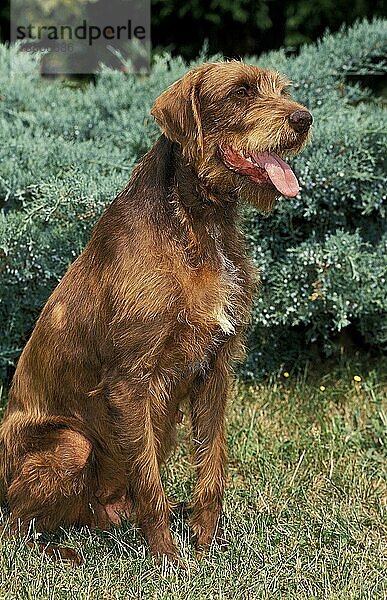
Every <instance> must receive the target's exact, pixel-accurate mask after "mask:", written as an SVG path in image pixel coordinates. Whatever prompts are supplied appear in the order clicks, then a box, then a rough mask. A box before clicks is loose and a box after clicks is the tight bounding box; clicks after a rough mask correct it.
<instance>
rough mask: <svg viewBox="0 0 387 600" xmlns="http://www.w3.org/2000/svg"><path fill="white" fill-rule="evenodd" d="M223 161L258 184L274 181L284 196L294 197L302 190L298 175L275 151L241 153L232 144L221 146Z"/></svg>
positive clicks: (273, 183) (274, 184)
mask: <svg viewBox="0 0 387 600" xmlns="http://www.w3.org/2000/svg"><path fill="white" fill-rule="evenodd" d="M219 150H220V156H221V158H222V161H223V162H224V164H225V165H226V167H228V168H229V169H231V170H232V171H235V172H236V173H238V174H240V175H246V176H247V177H248V178H249V179H251V180H252V181H254V183H257V184H260V185H262V184H267V183H270V182H271V183H272V185H273V186H274V187H275V188H276V189H277V190H278V192H279V193H280V194H281V195H282V196H288V197H289V198H294V196H297V194H298V193H299V191H300V186H299V183H298V181H297V177H296V176H295V174H294V173H293V171H292V169H291V168H290V166H289V165H288V164H287V163H286V162H285V161H283V160H282V158H280V157H279V156H278V154H275V153H274V152H267V151H266V152H252V153H251V154H249V155H248V156H244V155H243V154H240V153H239V152H237V151H236V150H234V149H233V148H231V146H221V147H220V148H219Z"/></svg>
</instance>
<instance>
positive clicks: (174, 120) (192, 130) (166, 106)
mask: <svg viewBox="0 0 387 600" xmlns="http://www.w3.org/2000/svg"><path fill="white" fill-rule="evenodd" d="M203 71H204V70H203V68H200V69H198V70H193V71H189V72H188V73H187V74H186V75H185V76H184V77H182V78H181V79H179V80H178V81H176V82H175V83H173V84H172V85H171V86H169V88H167V89H166V90H165V92H163V93H162V94H161V95H160V96H159V97H158V98H156V101H155V103H154V105H153V107H152V110H151V113H152V116H153V117H154V118H155V120H156V121H157V123H158V124H159V125H160V127H161V129H162V130H163V132H164V134H165V135H166V136H167V138H169V139H170V140H173V141H174V142H178V143H179V144H181V145H182V146H183V148H186V147H187V146H188V147H189V146H191V145H192V143H195V145H196V148H197V149H198V150H199V152H200V153H202V152H203V131H202V122H201V116H200V100H199V89H200V83H201V81H202V79H203Z"/></svg>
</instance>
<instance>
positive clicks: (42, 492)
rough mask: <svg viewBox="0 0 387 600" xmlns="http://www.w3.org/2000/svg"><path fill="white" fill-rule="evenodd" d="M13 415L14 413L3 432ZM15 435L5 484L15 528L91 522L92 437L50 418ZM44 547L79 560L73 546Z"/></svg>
mask: <svg viewBox="0 0 387 600" xmlns="http://www.w3.org/2000/svg"><path fill="white" fill-rule="evenodd" d="M9 419H11V420H12V416H9V417H8V418H7V419H6V421H5V423H4V424H3V426H2V430H3V432H4V429H5V428H6V427H7V425H9V424H10V423H9ZM7 421H8V422H7ZM11 429H12V427H11ZM13 434H14V437H13V439H10V438H9V437H8V436H6V439H5V442H8V444H7V443H5V444H4V445H5V460H6V461H7V457H8V458H9V462H10V465H11V469H10V472H9V473H8V482H7V485H6V487H7V489H6V497H7V501H8V505H9V509H10V519H11V530H13V531H14V532H15V531H17V530H20V531H21V532H22V533H25V532H27V531H28V528H29V526H30V524H31V523H33V524H34V526H35V528H36V529H37V530H38V531H55V530H57V529H58V528H59V527H63V526H64V527H66V526H69V525H90V524H92V519H93V514H92V511H91V509H90V504H89V503H90V495H91V493H92V489H93V485H94V482H93V479H94V477H93V473H92V464H91V452H92V445H91V442H90V441H89V440H88V439H87V438H86V437H85V436H84V435H82V433H80V432H78V431H74V430H72V429H69V428H68V427H66V426H59V425H58V423H57V422H55V421H54V422H53V423H52V422H51V423H50V420H49V418H47V419H46V420H45V421H44V420H43V419H41V420H40V422H39V423H38V424H36V423H35V424H31V425H30V427H28V426H26V427H25V429H24V430H23V429H19V430H18V431H13ZM7 437H8V439H7ZM3 440H4V437H3ZM3 443H4V441H3ZM7 446H8V448H7ZM43 549H44V550H45V552H46V554H48V555H50V556H54V557H55V556H58V557H61V558H63V559H70V560H72V561H73V562H79V561H78V560H76V558H75V557H74V556H72V554H71V551H69V549H61V548H59V547H54V546H47V547H44V548H43V545H42V550H43ZM62 550H63V552H62Z"/></svg>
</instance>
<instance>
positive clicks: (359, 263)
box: [0, 20, 387, 373]
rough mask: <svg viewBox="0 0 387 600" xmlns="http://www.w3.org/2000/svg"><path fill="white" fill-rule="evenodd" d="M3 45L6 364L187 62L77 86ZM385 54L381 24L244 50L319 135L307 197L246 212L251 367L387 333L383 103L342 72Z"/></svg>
mask: <svg viewBox="0 0 387 600" xmlns="http://www.w3.org/2000/svg"><path fill="white" fill-rule="evenodd" d="M9 52H10V51H9V50H8V49H7V48H5V47H1V48H0V109H1V115H0V139H1V142H2V143H1V147H0V161H1V162H0V164H1V168H0V206H1V207H2V210H1V213H0V261H1V262H0V324H1V332H2V333H1V339H0V361H1V365H2V366H5V365H7V364H10V363H13V362H14V361H15V359H16V358H17V356H18V354H19V353H20V350H21V348H22V346H23V345H24V343H25V341H26V337H27V336H28V334H29V333H30V331H31V328H32V326H33V323H34V321H35V319H36V316H37V314H38V312H39V310H40V309H41V307H42V306H43V304H44V302H45V300H46V299H47V297H48V295H49V293H50V291H51V290H52V289H53V288H54V286H55V284H56V283H57V281H58V279H59V278H60V277H61V276H62V275H63V273H64V271H65V270H66V268H67V266H68V265H69V264H70V263H71V262H72V260H73V259H74V257H75V256H76V255H77V254H78V253H79V252H80V250H81V249H82V247H83V246H84V244H85V243H86V241H87V239H88V236H89V233H90V230H91V227H92V225H93V224H94V223H95V221H96V219H97V218H98V216H99V215H100V214H101V212H102V210H103V208H104V207H105V206H106V205H107V204H108V203H109V202H110V201H111V200H112V199H113V198H114V196H115V194H116V193H117V192H118V191H119V190H120V189H122V188H123V187H124V185H125V184H126V182H127V180H128V179H129V176H130V173H131V171H132V169H133V166H134V164H135V163H136V162H137V161H138V160H139V158H140V157H141V156H142V154H144V152H146V151H147V150H148V149H149V147H150V146H151V144H152V143H153V141H154V140H155V139H156V137H157V135H158V130H157V127H156V126H155V124H154V123H153V121H152V119H151V117H150V114H149V110H150V107H151V104H152V102H153V100H154V98H155V97H156V96H157V95H158V94H159V93H160V92H161V91H162V90H163V89H164V88H165V87H166V86H167V85H169V84H170V83H171V82H172V81H174V80H176V79H177V78H179V77H180V76H181V75H182V74H183V73H184V72H185V71H186V70H187V66H186V65H185V64H184V62H183V61H182V60H180V59H170V58H169V57H160V58H158V60H156V62H155V65H154V67H153V70H152V74H151V76H150V77H137V78H136V77H135V76H125V75H123V74H122V73H118V72H117V73H116V72H111V71H103V72H102V74H101V75H100V76H99V77H98V79H97V82H96V84H95V85H92V84H90V85H88V86H86V87H84V88H82V89H80V88H77V89H73V88H71V87H69V85H68V84H66V83H63V82H59V81H56V82H47V81H43V80H41V79H40V77H39V75H38V73H37V70H36V69H34V68H33V63H32V60H31V59H28V58H26V57H25V56H20V55H19V56H17V57H16V58H15V60H19V61H20V63H21V64H22V63H23V64H24V67H25V70H26V73H24V74H23V75H16V74H10V72H9V69H8V61H9ZM383 57H384V63H383ZM385 58H386V22H385V21H384V22H383V21H380V20H379V21H375V22H373V23H371V24H368V23H366V22H364V23H361V24H357V25H356V26H354V27H353V28H351V29H350V30H349V31H347V32H346V31H342V32H340V33H338V34H336V35H333V36H331V35H327V36H325V37H324V38H323V40H322V41H321V42H320V43H319V44H317V45H313V46H307V47H305V48H303V49H302V50H301V52H300V54H299V56H297V57H296V58H287V57H286V56H285V54H284V53H283V52H281V51H280V52H272V53H269V54H267V55H264V56H262V57H260V58H256V57H250V58H249V59H248V60H249V61H250V62H252V63H256V64H259V65H261V66H270V67H271V68H275V69H278V70H279V71H281V72H283V73H286V74H287V75H288V76H289V77H290V78H291V79H292V81H293V83H294V89H293V95H294V96H295V97H296V98H297V99H298V100H300V101H302V102H303V103H304V104H305V105H307V106H308V107H309V108H310V109H311V111H312V112H313V116H314V120H315V125H314V135H313V141H312V144H311V145H310V146H309V147H308V148H307V149H306V150H305V151H304V153H303V154H302V155H300V156H299V157H297V158H296V159H294V161H293V162H294V166H295V171H296V173H297V174H298V177H299V180H300V182H301V186H302V193H301V195H300V197H298V198H296V199H293V200H289V199H283V200H281V201H280V202H279V203H278V205H277V207H276V208H275V210H274V211H273V213H272V215H271V216H270V217H269V218H265V217H264V216H262V215H259V214H257V213H256V212H254V211H253V210H252V209H247V210H246V213H247V220H246V233H247V239H248V244H249V248H250V252H251V254H252V256H253V258H254V260H255V262H256V264H257V265H258V266H259V267H260V269H261V280H262V285H261V291H260V295H259V296H258V297H257V300H256V302H255V307H254V313H253V324H252V329H251V339H250V347H251V352H250V356H249V359H248V362H247V365H246V367H245V371H246V372H248V373H258V371H267V370H269V369H271V368H275V367H276V366H278V365H279V364H280V363H281V361H284V360H290V359H291V358H292V357H293V358H295V357H296V355H297V352H298V350H299V348H300V347H301V346H303V345H304V344H305V342H310V341H317V342H318V343H319V344H321V346H323V347H325V349H326V350H332V340H333V339H334V337H335V335H336V334H337V332H338V331H340V330H341V329H342V328H344V327H346V326H347V325H349V324H352V325H354V326H355V327H356V328H357V329H358V331H359V332H360V333H361V334H362V335H363V336H364V338H365V339H366V341H367V342H368V343H370V344H372V345H374V346H381V345H383V344H384V343H385V341H386V330H385V319H384V316H385V311H386V294H385V289H386V285H385V277H386V256H387V249H386V241H387V236H386V232H385V227H384V226H383V220H384V207H383V201H384V200H385V193H386V190H385V187H384V185H385V179H384V172H383V167H384V165H383V161H384V160H385V153H386V147H385V130H386V112H385V109H384V108H383V105H382V102H381V100H380V99H379V98H378V97H376V96H375V95H373V94H371V93H370V92H369V91H368V90H366V89H364V88H362V87H360V85H359V84H358V83H353V82H352V83H350V82H349V81H348V80H347V79H346V73H348V72H350V73H354V72H355V73H356V72H358V73H362V72H363V74H364V73H372V72H373V73H382V72H385V71H386V67H385ZM201 60H203V57H202V58H201ZM199 62H200V61H199Z"/></svg>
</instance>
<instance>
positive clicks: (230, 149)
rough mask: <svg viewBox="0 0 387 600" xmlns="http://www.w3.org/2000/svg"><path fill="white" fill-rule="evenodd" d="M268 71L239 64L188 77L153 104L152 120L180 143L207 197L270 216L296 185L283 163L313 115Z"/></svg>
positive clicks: (205, 68)
mask: <svg viewBox="0 0 387 600" xmlns="http://www.w3.org/2000/svg"><path fill="white" fill-rule="evenodd" d="M289 85H290V82H289V81H288V80H287V79H286V78H285V77H283V76H282V75H280V74H279V73H277V72H275V71H270V70H268V69H260V68H258V67H255V66H253V65H247V64H244V63H242V62H238V61H230V62H219V63H208V64H204V65H201V66H200V67H197V68H196V69H193V70H192V71H189V72H188V73H187V74H186V75H185V76H184V77H182V79H180V80H179V81H176V82H175V83H174V84H173V85H171V86H170V87H169V88H168V89H167V90H166V91H165V92H163V93H162V94H161V95H160V96H159V97H158V98H157V99H156V101H155V103H154V106H153V108H152V115H153V116H154V118H155V119H156V121H157V122H158V123H159V125H160V126H161V128H162V129H163V131H164V133H165V135H166V136H167V137H168V138H169V139H171V140H173V141H175V142H177V143H179V144H180V145H181V147H182V150H183V154H184V156H185V157H186V159H187V161H188V162H189V163H190V164H191V165H192V166H193V167H194V168H195V170H196V171H197V173H198V175H199V177H200V178H201V179H202V181H203V183H204V185H205V186H207V187H208V188H209V191H211V192H213V193H214V194H215V195H217V196H219V194H224V195H227V197H230V196H232V197H237V198H240V199H243V200H248V201H250V202H251V203H253V204H254V205H255V206H257V207H258V208H261V209H263V210H266V211H269V210H271V208H272V207H273V205H274V202H275V200H276V199H277V198H278V196H280V195H283V196H290V197H293V196H296V195H297V194H298V192H299V185H298V182H297V179H296V176H295V175H294V173H293V171H292V169H291V168H290V166H289V165H288V164H287V163H286V162H285V161H284V160H283V157H284V156H286V155H295V154H297V153H298V152H300V151H301V150H302V148H303V147H304V145H305V144H306V142H307V141H308V138H309V136H310V126H311V124H312V115H311V114H310V112H309V111H308V110H307V109H306V108H305V107H304V106H302V105H300V104H298V103H297V102H295V101H294V100H292V98H291V97H290V95H289V93H288V87H289Z"/></svg>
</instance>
